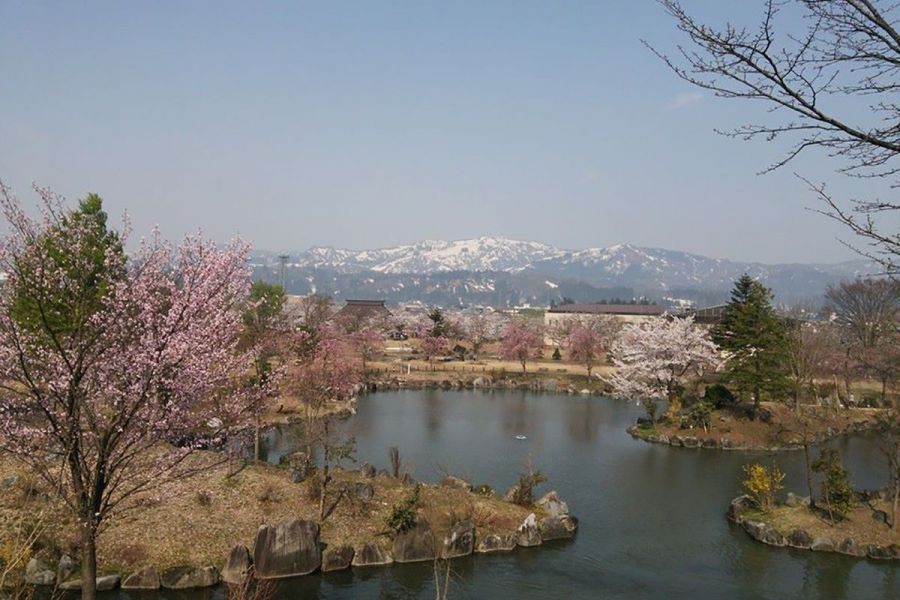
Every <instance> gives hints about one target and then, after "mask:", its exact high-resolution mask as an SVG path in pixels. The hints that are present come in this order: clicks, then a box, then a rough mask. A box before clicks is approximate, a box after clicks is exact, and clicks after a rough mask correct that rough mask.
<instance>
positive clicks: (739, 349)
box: [712, 274, 789, 409]
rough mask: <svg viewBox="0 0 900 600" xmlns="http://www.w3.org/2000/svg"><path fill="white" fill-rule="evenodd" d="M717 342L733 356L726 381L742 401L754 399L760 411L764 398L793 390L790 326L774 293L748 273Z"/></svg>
mask: <svg viewBox="0 0 900 600" xmlns="http://www.w3.org/2000/svg"><path fill="white" fill-rule="evenodd" d="M712 338H713V341H714V342H715V343H716V344H717V345H718V346H719V347H720V348H722V349H723V350H725V351H726V352H728V354H729V357H728V360H727V361H726V363H725V370H726V378H727V380H728V382H729V383H731V384H732V385H733V386H734V387H735V389H736V390H737V392H738V394H739V395H740V396H741V398H742V399H746V397H747V396H748V395H750V396H752V397H753V406H754V408H755V409H759V403H760V400H761V398H762V397H763V395H765V396H767V397H769V398H772V399H781V398H784V397H785V396H786V394H787V390H788V387H789V383H788V372H787V365H788V361H787V345H788V336H787V327H786V326H785V324H784V321H783V320H782V319H781V318H780V317H779V316H778V315H777V314H776V313H775V309H774V308H773V307H772V293H771V292H770V291H769V289H768V288H766V287H765V286H764V285H762V284H761V283H759V282H758V281H755V280H753V279H752V278H751V277H750V276H749V275H747V274H744V275H743V276H742V277H741V278H740V279H738V280H737V281H736V282H735V285H734V289H733V290H732V292H731V300H730V301H729V302H728V306H727V307H726V308H725V314H724V315H723V317H722V322H721V323H719V324H718V325H717V326H716V327H715V328H714V329H713V332H712Z"/></svg>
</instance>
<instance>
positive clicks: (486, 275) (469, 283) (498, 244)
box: [253, 237, 877, 306]
mask: <svg viewBox="0 0 900 600" xmlns="http://www.w3.org/2000/svg"><path fill="white" fill-rule="evenodd" d="M253 264H254V269H255V276H257V277H259V278H263V279H270V280H274V279H275V278H277V274H278V262H277V257H276V256H275V255H274V254H272V253H268V252H258V253H256V254H255V255H254V257H253ZM875 272H877V270H876V268H875V266H874V265H872V264H871V263H869V262H867V261H864V260H853V261H847V262H843V263H837V264H763V263H745V262H738V261H731V260H727V259H720V258H708V257H705V256H700V255H696V254H690V253H687V252H680V251H676V250H663V249H659V248H642V247H638V246H632V245H630V244H621V245H616V246H610V247H607V248H587V249H584V250H564V249H560V248H555V247H553V246H549V245H546V244H541V243H538V242H525V241H519V240H510V239H506V238H495V237H481V238H476V239H471V240H458V241H450V242H446V241H422V242H418V243H415V244H410V245H405V246H396V247H393V248H381V249H376V250H363V251H356V250H346V249H340V248H327V247H313V248H310V249H308V250H304V251H302V252H297V253H295V254H293V255H291V258H290V259H289V263H288V269H287V273H286V279H287V287H288V291H289V292H290V293H297V294H300V293H308V292H311V291H318V292H321V293H326V294H330V295H333V296H335V298H336V299H344V298H350V297H360V298H363V297H377V298H385V299H387V300H388V301H389V302H398V301H405V300H421V301H423V302H428V303H432V304H442V305H456V304H469V303H478V304H491V305H496V306H507V305H515V304H522V303H531V304H549V303H550V301H559V300H561V299H562V298H563V297H567V298H571V299H573V300H575V301H578V302H593V301H599V300H608V299H611V298H630V297H648V298H651V299H655V300H658V301H662V302H666V301H671V299H684V300H692V301H695V302H697V303H699V304H709V303H713V302H718V301H722V300H724V299H725V298H727V295H728V291H729V290H730V288H731V285H732V283H733V281H734V280H735V279H736V278H737V277H739V276H740V275H741V274H743V273H749V274H750V275H751V276H752V277H754V278H757V279H759V280H760V281H762V282H763V283H765V284H766V285H767V286H769V287H771V288H772V289H773V291H774V292H775V294H776V299H777V300H778V301H780V302H783V303H793V302H798V301H817V300H819V299H820V298H821V296H822V294H823V292H824V290H825V288H826V287H827V286H828V285H829V284H832V283H836V282H838V281H840V280H842V279H848V278H853V277H856V276H860V275H867V274H871V273H875Z"/></svg>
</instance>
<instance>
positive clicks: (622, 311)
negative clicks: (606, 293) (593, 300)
mask: <svg viewBox="0 0 900 600" xmlns="http://www.w3.org/2000/svg"><path fill="white" fill-rule="evenodd" d="M549 312H551V313H577V314H588V315H651V316H652V315H661V314H663V313H664V312H665V309H664V308H663V307H662V306H657V305H654V304H560V305H559V306H554V307H552V308H551V309H550V310H549Z"/></svg>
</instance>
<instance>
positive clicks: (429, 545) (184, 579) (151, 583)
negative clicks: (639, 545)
mask: <svg viewBox="0 0 900 600" xmlns="http://www.w3.org/2000/svg"><path fill="white" fill-rule="evenodd" d="M373 477H374V475H373ZM441 486H445V487H453V488H456V489H464V490H465V491H466V492H467V493H469V494H476V493H477V492H476V491H475V490H474V488H473V487H472V486H471V485H470V484H468V482H466V481H465V480H462V479H459V478H456V477H448V478H447V479H446V480H445V481H443V482H442V483H441ZM432 487H439V486H432ZM503 501H504V502H506V501H507V500H506V499H504V500H503ZM577 528H578V520H577V519H576V518H575V517H574V516H572V515H570V514H569V508H568V505H567V504H566V502H565V501H563V500H562V499H561V498H560V497H559V495H558V494H557V493H556V492H555V491H551V492H548V493H546V494H544V496H542V497H541V498H540V499H539V500H538V501H537V502H536V503H535V505H534V506H533V512H529V514H528V516H527V517H526V518H525V519H524V521H523V522H522V523H521V525H519V526H518V528H516V529H515V530H513V531H508V532H505V533H502V532H484V533H483V534H482V533H481V532H479V530H478V527H477V526H476V523H475V522H474V521H473V520H471V519H467V520H462V521H459V522H456V523H454V524H453V525H452V526H451V527H450V528H449V530H448V531H446V532H438V531H436V530H434V529H433V528H432V526H431V524H430V523H429V521H428V519H426V518H425V516H424V515H422V514H417V515H416V517H415V522H414V524H413V525H412V526H411V527H409V528H408V529H405V530H403V531H400V532H397V533H396V534H393V535H391V536H388V535H382V536H380V537H376V538H375V539H371V540H369V541H367V542H364V543H361V544H356V545H350V544H340V545H332V544H327V543H325V542H323V541H322V540H321V539H320V528H319V524H318V523H316V522H315V521H312V520H306V519H294V520H291V521H283V522H278V523H274V524H271V525H263V526H261V527H260V528H259V530H258V531H257V534H256V538H255V540H254V542H253V544H252V550H251V548H250V547H248V546H247V545H244V544H236V545H234V546H233V547H232V548H231V550H230V552H229V553H228V556H227V557H225V560H224V563H223V565H221V568H220V566H219V565H202V566H196V565H182V566H175V567H171V568H168V569H165V570H162V571H160V570H158V569H156V568H155V567H154V566H152V565H145V566H143V567H141V568H140V569H138V570H137V571H135V572H132V573H128V574H120V573H111V574H102V575H100V576H98V577H97V589H98V591H111V590H115V589H117V588H121V589H122V590H125V591H153V590H160V589H169V590H184V589H198V588H208V587H213V586H216V585H219V584H226V585H237V586H243V585H245V584H246V583H247V582H248V581H249V580H251V579H255V580H261V581H264V580H277V579H284V578H289V577H301V576H305V575H310V574H312V573H316V572H321V573H329V572H333V571H340V570H345V569H350V568H370V567H380V566H389V565H392V564H394V563H398V564H404V563H414V562H426V561H434V560H436V559H454V558H460V557H465V556H469V555H472V554H494V553H501V552H513V551H515V550H516V549H517V548H520V547H521V548H531V547H535V546H540V545H542V544H543V543H545V542H549V541H553V540H566V539H571V538H573V537H574V536H575V533H576V531H577ZM78 573H79V568H78V564H77V563H76V562H75V561H74V560H73V559H72V558H70V557H69V556H67V555H63V556H62V557H61V558H60V560H59V562H58V563H57V564H56V565H52V566H51V565H49V564H48V563H47V562H45V561H44V560H41V559H39V558H32V559H30V560H29V562H28V564H27V567H26V571H25V583H26V584H29V585H35V586H45V587H51V586H55V587H56V588H57V589H59V590H66V591H78V590H80V589H81V580H80V579H78V578H77V577H76V576H77V574H78Z"/></svg>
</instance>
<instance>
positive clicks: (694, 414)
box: [687, 400, 712, 431]
mask: <svg viewBox="0 0 900 600" xmlns="http://www.w3.org/2000/svg"><path fill="white" fill-rule="evenodd" d="M711 418H712V404H710V403H709V402H707V401H705V400H700V401H699V402H695V403H694V405H693V406H691V409H690V411H688V414H687V422H688V424H689V425H690V426H691V427H702V428H703V431H709V426H710V419H711Z"/></svg>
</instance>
